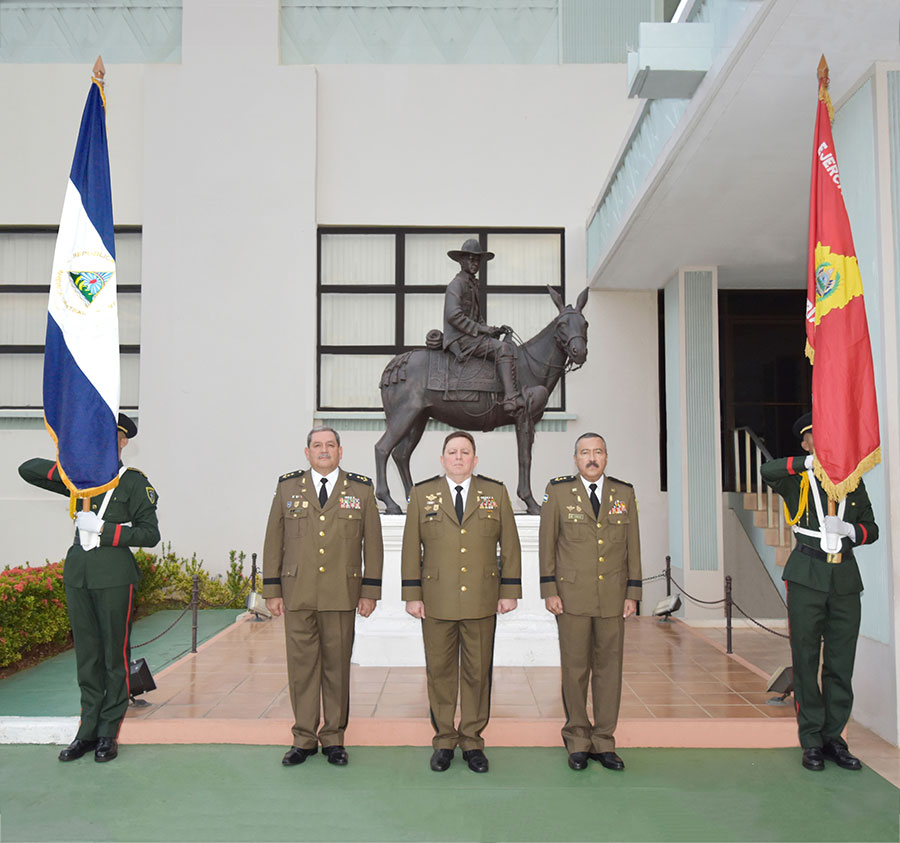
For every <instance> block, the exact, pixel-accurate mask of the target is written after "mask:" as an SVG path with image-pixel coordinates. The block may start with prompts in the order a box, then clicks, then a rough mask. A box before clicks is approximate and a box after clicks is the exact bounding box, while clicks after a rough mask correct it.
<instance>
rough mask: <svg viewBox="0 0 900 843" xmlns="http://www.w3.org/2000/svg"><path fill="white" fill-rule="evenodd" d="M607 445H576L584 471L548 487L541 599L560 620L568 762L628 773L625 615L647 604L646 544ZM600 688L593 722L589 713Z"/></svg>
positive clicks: (581, 441) (592, 438) (587, 437)
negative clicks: (621, 722) (620, 746)
mask: <svg viewBox="0 0 900 843" xmlns="http://www.w3.org/2000/svg"><path fill="white" fill-rule="evenodd" d="M607 458H608V455H607V451H606V441H605V440H604V439H603V437H602V436H600V434H598V433H584V434H582V435H581V436H579V437H578V439H577V440H576V442H575V467H576V468H577V469H578V474H573V475H568V476H565V477H557V478H556V479H554V480H551V481H550V483H549V484H548V485H547V490H546V494H545V495H544V502H543V505H542V506H541V524H540V537H539V553H540V568H541V597H543V598H544V601H545V604H546V606H547V610H548V611H549V612H552V613H553V614H554V615H556V621H557V625H558V629H559V652H560V665H561V669H562V697H563V706H564V707H565V710H566V717H567V719H566V725H565V726H564V727H563V730H562V736H563V741H564V742H565V745H566V750H567V751H568V753H569V766H570V767H571V768H572V769H573V770H584V769H585V768H586V767H587V764H588V759H589V758H590V759H593V760H595V761H599V762H600V763H601V764H602V765H603V766H604V767H606V768H607V769H608V770H624V769H625V764H624V762H623V761H622V759H621V758H620V757H619V756H618V754H617V753H616V751H615V748H616V742H615V737H614V733H615V730H616V722H617V721H618V718H619V702H620V699H621V696H622V652H623V644H624V638H625V618H627V617H629V616H630V615H633V614H634V613H635V612H636V611H637V601H638V600H640V599H641V541H640V534H639V531H638V512H637V501H636V500H635V497H634V489H633V488H632V486H631V484H630V483H626V482H625V481H624V480H617V479H616V478H615V477H607V476H606V475H605V473H604V472H605V470H606V462H607ZM589 678H590V682H591V694H592V697H593V703H594V704H593V709H594V710H593V715H594V724H593V726H592V725H591V723H590V721H589V720H588V716H587V687H588V679H589Z"/></svg>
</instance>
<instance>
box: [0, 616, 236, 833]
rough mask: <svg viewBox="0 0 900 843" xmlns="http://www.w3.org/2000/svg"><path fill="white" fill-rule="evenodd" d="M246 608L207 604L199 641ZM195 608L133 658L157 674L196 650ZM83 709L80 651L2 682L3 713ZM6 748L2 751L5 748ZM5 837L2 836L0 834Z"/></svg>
mask: <svg viewBox="0 0 900 843" xmlns="http://www.w3.org/2000/svg"><path fill="white" fill-rule="evenodd" d="M242 612H243V609H205V610H203V611H201V612H200V613H199V615H198V616H197V624H198V628H197V640H198V643H202V642H203V641H206V640H207V639H208V638H212V636H213V635H215V634H216V633H217V632H220V631H221V630H223V629H224V628H225V627H226V626H229V625H230V624H232V623H234V619H235V618H236V617H237V616H238V615H240V614H241V613H242ZM180 614H181V612H180V611H178V610H174V609H173V610H171V611H169V610H167V611H163V612H157V613H156V614H153V615H150V616H149V617H147V618H141V620H139V621H137V622H136V623H135V624H134V629H133V630H132V638H131V640H132V641H133V642H134V643H135V644H141V643H143V642H145V641H149V640H150V639H151V638H154V637H155V636H157V635H159V633H160V632H162V631H163V630H164V629H165V628H166V627H167V626H169V624H171V623H172V621H174V620H175V618H177V617H178V616H179V615H180ZM190 649H191V613H190V612H188V613H187V614H186V615H185V616H184V617H183V618H182V619H181V620H180V621H179V622H178V624H177V625H176V626H175V627H174V628H173V629H172V630H171V631H169V632H167V633H166V634H165V635H163V637H162V638H160V639H159V640H158V641H154V642H153V643H152V644H147V646H145V647H138V648H137V649H133V650H132V658H135V659H136V658H144V659H147V663H148V664H149V665H150V671H151V672H152V673H157V672H159V671H160V670H162V669H163V668H164V667H165V666H166V665H168V664H171V663H172V662H174V661H175V660H176V659H178V658H180V657H181V656H183V655H184V654H185V653H188V652H190ZM78 711H79V696H78V685H77V684H76V682H75V651H74V650H67V651H66V652H65V653H60V654H59V655H58V656H54V657H53V658H52V659H47V661H44V662H41V663H40V664H38V665H35V666H34V667H32V668H29V669H28V670H23V671H22V672H21V673H16V674H14V675H13V676H10V677H9V679H4V680H3V681H2V682H0V716H18V717H26V716H27V717H68V716H77V715H78ZM2 751H3V750H0V752H2ZM0 839H2V838H0Z"/></svg>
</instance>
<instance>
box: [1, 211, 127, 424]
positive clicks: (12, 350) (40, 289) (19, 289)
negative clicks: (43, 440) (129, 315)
mask: <svg viewBox="0 0 900 843" xmlns="http://www.w3.org/2000/svg"><path fill="white" fill-rule="evenodd" d="M113 233H114V234H143V226H140V225H115V226H113ZM0 234H53V235H57V234H59V226H58V225H4V226H0ZM48 272H49V268H48ZM0 293H22V294H28V293H30V294H32V295H34V294H43V295H45V296H49V295H50V284H0ZM119 293H125V294H132V295H133V294H135V293H137V294H138V295H140V293H141V284H117V285H116V294H117V295H118V294H119ZM44 349H45V345H44V343H28V344H19V345H0V355H3V354H43V353H44ZM140 353H141V346H140V343H138V344H136V345H131V344H129V345H119V354H137V355H140ZM137 408H138V407H137V404H122V405H121V409H123V410H137ZM41 409H43V405H41V406H31V405H29V406H21V405H16V406H13V405H6V404H4V405H0V411H3V410H41Z"/></svg>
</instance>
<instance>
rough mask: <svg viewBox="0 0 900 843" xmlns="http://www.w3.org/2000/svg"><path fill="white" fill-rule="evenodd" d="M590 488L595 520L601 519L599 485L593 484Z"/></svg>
mask: <svg viewBox="0 0 900 843" xmlns="http://www.w3.org/2000/svg"><path fill="white" fill-rule="evenodd" d="M588 488H589V489H590V490H591V506H592V507H594V518H599V517H600V498H598V497H597V484H596V483H591V485H590V486H588Z"/></svg>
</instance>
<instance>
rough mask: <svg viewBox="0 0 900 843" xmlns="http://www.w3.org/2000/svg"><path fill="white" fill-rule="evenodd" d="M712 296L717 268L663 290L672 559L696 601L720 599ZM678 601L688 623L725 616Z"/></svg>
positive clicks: (686, 273)
mask: <svg viewBox="0 0 900 843" xmlns="http://www.w3.org/2000/svg"><path fill="white" fill-rule="evenodd" d="M717 293H718V278H717V272H716V268H715V267H682V268H681V269H680V270H679V271H678V275H677V276H676V277H675V278H673V279H672V280H671V281H670V282H669V283H668V284H667V285H666V287H665V335H666V349H665V354H666V417H667V454H668V456H667V467H668V500H669V554H670V555H671V557H672V566H673V577H674V578H675V580H676V582H678V583H679V584H680V585H681V586H682V587H683V588H684V589H685V591H687V592H688V593H689V594H691V595H692V596H694V597H696V598H698V599H699V600H718V599H720V598H721V597H722V596H723V593H724V574H723V566H722V554H723V543H722V535H723V527H722V483H721V476H722V457H721V449H720V447H719V442H720V440H721V431H720V423H719V353H718V347H719V340H718V330H719V325H718V308H717ZM682 599H683V602H684V609H683V615H684V617H685V619H687V620H691V621H697V622H701V623H702V622H704V621H708V622H711V623H717V622H720V621H721V620H722V618H723V609H722V606H721V604H720V605H716V606H707V605H703V604H697V603H694V602H692V601H690V600H687V599H686V598H684V596H682Z"/></svg>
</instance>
